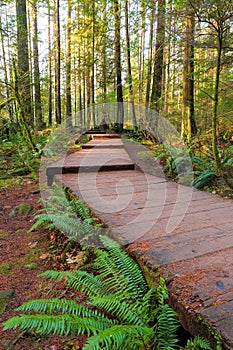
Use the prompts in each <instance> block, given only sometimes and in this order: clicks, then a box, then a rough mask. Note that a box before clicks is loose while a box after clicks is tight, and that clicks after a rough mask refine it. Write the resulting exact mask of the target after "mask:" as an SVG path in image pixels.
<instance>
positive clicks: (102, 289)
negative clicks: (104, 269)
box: [67, 270, 108, 298]
mask: <svg viewBox="0 0 233 350" xmlns="http://www.w3.org/2000/svg"><path fill="white" fill-rule="evenodd" d="M67 283H68V284H69V285H70V286H72V287H73V288H75V289H77V290H79V291H81V292H84V293H85V294H86V295H87V296H89V297H90V298H92V297H95V296H104V295H106V294H108V286H107V284H106V283H105V282H104V281H103V280H101V279H100V278H99V276H98V275H97V276H94V275H93V274H92V273H88V272H86V271H81V270H73V271H71V272H70V273H69V274H68V275H67Z"/></svg>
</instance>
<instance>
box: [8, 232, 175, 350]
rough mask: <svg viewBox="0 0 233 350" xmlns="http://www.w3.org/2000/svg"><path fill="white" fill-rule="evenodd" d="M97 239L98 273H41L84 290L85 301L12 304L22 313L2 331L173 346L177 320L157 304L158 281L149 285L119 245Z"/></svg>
mask: <svg viewBox="0 0 233 350" xmlns="http://www.w3.org/2000/svg"><path fill="white" fill-rule="evenodd" d="M100 239H101V241H102V243H103V245H104V247H105V249H102V248H99V249H97V252H96V259H95V261H94V263H93V264H92V266H93V268H94V271H95V269H97V270H98V273H95V274H93V273H90V272H86V271H82V270H72V271H61V272H58V271H46V272H44V273H43V274H42V276H44V277H48V278H50V279H53V280H56V281H61V280H64V281H65V283H66V284H68V285H70V286H72V287H73V288H75V289H77V290H79V291H82V292H85V293H86V294H87V295H88V297H89V299H88V301H87V302H86V304H85V305H83V304H79V303H78V302H76V301H73V300H67V299H57V298H54V299H49V300H47V299H41V300H32V301H28V302H26V303H24V304H23V305H22V306H20V307H19V308H18V311H24V312H27V313H28V314H22V315H20V316H16V317H13V318H11V319H9V320H7V321H6V322H5V323H4V327H5V329H10V328H16V327H20V328H21V329H22V330H28V331H32V330H33V331H35V332H37V333H39V334H50V333H56V334H59V335H67V334H87V335H88V336H89V339H88V340H87V342H86V344H85V346H84V349H85V350H88V349H92V350H93V349H106V350H107V349H129V350H132V349H135V350H136V349H140V348H148V346H149V347H150V348H151V349H165V348H164V346H165V344H166V346H167V348H166V349H176V348H177V345H176V344H177V338H176V335H175V332H176V330H177V327H178V322H177V320H176V318H175V313H174V311H173V310H172V309H171V308H170V307H169V306H168V305H164V304H162V302H163V301H164V299H165V298H166V296H167V291H166V286H165V283H164V282H163V280H161V284H160V287H159V288H158V289H157V290H156V289H155V288H153V289H149V288H148V286H147V284H146V281H145V279H144V276H143V274H142V272H141V270H140V268H139V267H138V265H137V264H136V263H135V262H134V261H133V260H132V259H131V258H130V257H129V256H128V255H127V254H126V253H125V252H124V251H123V250H122V248H121V247H120V246H119V245H118V244H116V242H114V241H112V240H111V239H110V238H108V237H105V236H101V238H100ZM88 268H90V265H89V266H88ZM156 295H157V298H158V300H159V302H158V300H157V298H156ZM160 303H161V304H160ZM156 318H158V323H157V325H156V326H155V324H156Z"/></svg>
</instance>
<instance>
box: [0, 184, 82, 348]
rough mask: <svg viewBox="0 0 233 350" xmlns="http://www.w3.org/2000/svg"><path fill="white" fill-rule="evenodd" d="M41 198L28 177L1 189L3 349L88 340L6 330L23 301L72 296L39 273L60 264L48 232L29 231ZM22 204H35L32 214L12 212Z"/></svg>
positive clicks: (77, 345) (0, 311)
mask: <svg viewBox="0 0 233 350" xmlns="http://www.w3.org/2000/svg"><path fill="white" fill-rule="evenodd" d="M39 198H40V192H39V186H38V184H35V183H33V181H32V180H30V179H27V178H26V179H24V180H23V184H22V185H15V186H11V187H2V188H1V189H0V276H1V278H0V293H2V292H3V293H5V292H7V293H9V294H10V296H9V298H8V297H7V298H6V299H0V302H1V303H0V318H1V325H0V350H12V349H14V350H29V349H30V350H33V349H36V350H58V349H59V350H60V349H64V350H65V349H72V350H75V349H81V348H82V345H83V343H84V341H85V338H84V337H76V338H71V337H67V338H65V337H62V338H61V337H56V336H48V337H39V336H36V335H31V334H27V333H22V332H20V331H19V329H16V330H14V331H3V326H2V322H4V321H5V320H7V319H8V318H9V317H11V316H14V315H16V314H17V312H16V311H15V310H14V309H15V308H16V307H18V306H19V305H21V304H22V303H23V302H25V301H27V300H30V299H36V298H48V297H49V298H50V297H62V296H66V297H68V296H69V290H68V289H67V290H66V287H64V284H61V285H57V283H56V284H54V282H51V281H49V282H48V281H47V280H44V279H43V278H41V277H39V276H38V274H39V273H41V272H43V271H45V270H47V269H55V268H56V267H57V264H56V261H55V260H54V258H52V255H53V249H54V246H53V244H52V242H51V239H50V238H51V237H50V236H49V235H48V232H46V231H45V230H44V231H43V230H40V231H34V232H30V233H29V232H28V229H29V228H30V227H31V226H32V224H33V222H34V218H33V215H34V214H35V213H36V212H37V210H38V209H39V208H40V206H41V204H40V203H38V199H39ZM22 203H23V204H25V203H27V204H30V205H31V206H32V207H33V209H32V211H31V212H30V214H28V215H12V210H13V209H14V208H15V207H17V206H18V205H19V204H22ZM67 294H68V295H67ZM0 295H1V294H0Z"/></svg>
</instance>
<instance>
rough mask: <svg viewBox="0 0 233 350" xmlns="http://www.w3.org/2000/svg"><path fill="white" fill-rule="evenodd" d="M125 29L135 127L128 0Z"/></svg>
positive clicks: (126, 3)
mask: <svg viewBox="0 0 233 350" xmlns="http://www.w3.org/2000/svg"><path fill="white" fill-rule="evenodd" d="M124 5H125V6H124V7H125V31H126V33H125V34H126V56H127V66H128V72H127V73H128V74H127V78H128V84H129V93H130V102H131V105H132V119H133V125H134V127H136V126H137V120H136V113H135V106H134V93H133V78H132V69H131V45H130V33H129V9H128V6H129V5H128V0H125V3H124Z"/></svg>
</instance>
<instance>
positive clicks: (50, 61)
mask: <svg viewBox="0 0 233 350" xmlns="http://www.w3.org/2000/svg"><path fill="white" fill-rule="evenodd" d="M47 6H48V126H52V123H53V120H52V115H53V103H52V45H51V9H50V0H48V2H47Z"/></svg>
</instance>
